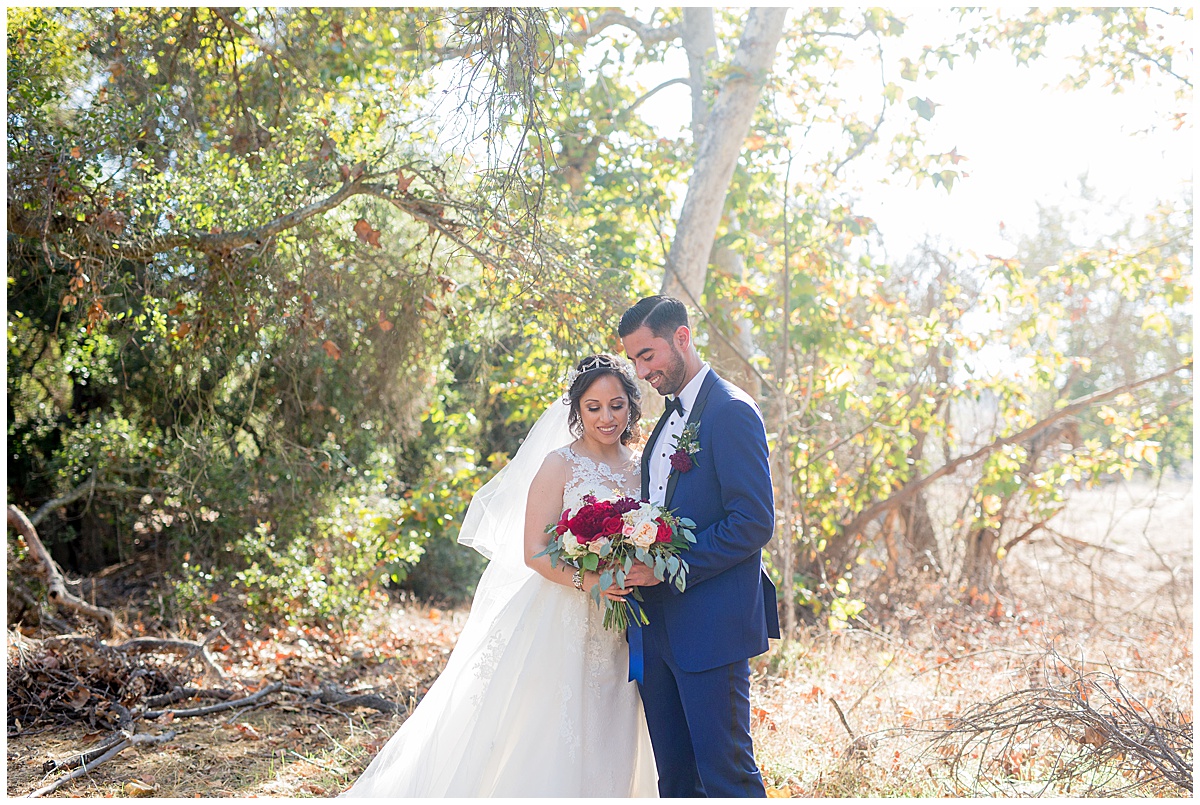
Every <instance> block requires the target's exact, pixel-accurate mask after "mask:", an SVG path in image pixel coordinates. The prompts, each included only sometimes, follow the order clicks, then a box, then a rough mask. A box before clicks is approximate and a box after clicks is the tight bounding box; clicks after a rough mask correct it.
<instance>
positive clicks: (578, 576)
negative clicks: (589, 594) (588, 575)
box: [571, 568, 583, 592]
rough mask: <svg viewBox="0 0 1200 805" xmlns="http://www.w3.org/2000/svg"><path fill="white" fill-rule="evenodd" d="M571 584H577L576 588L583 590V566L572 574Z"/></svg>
mask: <svg viewBox="0 0 1200 805" xmlns="http://www.w3.org/2000/svg"><path fill="white" fill-rule="evenodd" d="M571 584H573V585H574V586H575V589H576V590H579V592H583V569H582V568H581V569H579V570H576V571H575V572H574V573H572V574H571Z"/></svg>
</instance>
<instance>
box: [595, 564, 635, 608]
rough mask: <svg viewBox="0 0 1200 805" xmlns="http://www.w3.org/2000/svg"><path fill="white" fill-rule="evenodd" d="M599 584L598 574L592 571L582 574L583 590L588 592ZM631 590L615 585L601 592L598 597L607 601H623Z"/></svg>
mask: <svg viewBox="0 0 1200 805" xmlns="http://www.w3.org/2000/svg"><path fill="white" fill-rule="evenodd" d="M599 583H600V574H599V573H596V572H594V571H591V570H589V571H587V572H586V573H584V574H583V589H584V590H590V589H592V588H593V587H595V586H596V585H597V584H599ZM631 592H633V590H631V589H628V588H626V587H618V586H617V585H616V584H615V583H614V584H613V585H612V586H611V587H609V588H608V589H607V590H601V591H600V595H602V596H604V597H605V598H607V599H608V600H609V601H624V600H625V596H627V595H629V594H630V593H631Z"/></svg>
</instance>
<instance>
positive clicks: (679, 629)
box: [642, 369, 779, 672]
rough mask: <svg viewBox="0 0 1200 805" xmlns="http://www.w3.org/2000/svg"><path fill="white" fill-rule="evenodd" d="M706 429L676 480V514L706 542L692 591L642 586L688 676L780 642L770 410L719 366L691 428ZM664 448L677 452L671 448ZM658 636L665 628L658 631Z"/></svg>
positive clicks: (696, 548) (697, 553)
mask: <svg viewBox="0 0 1200 805" xmlns="http://www.w3.org/2000/svg"><path fill="white" fill-rule="evenodd" d="M664 421H665V420H660V422H659V426H658V427H657V428H655V430H654V433H653V434H652V435H651V436H650V441H649V442H648V443H647V447H646V451H645V453H644V455H643V456H642V497H643V498H644V499H649V497H650V495H649V488H650V469H649V462H650V453H651V450H652V449H653V447H654V442H655V439H656V438H657V437H658V434H659V431H660V430H661V428H662V426H663V424H664ZM697 422H698V423H699V427H698V437H699V442H700V452H699V453H697V454H696V456H695V457H694V459H693V461H694V466H693V467H692V469H691V470H689V471H688V472H684V473H681V472H679V471H678V470H675V469H672V470H671V474H670V475H669V476H668V479H667V489H666V501H665V502H666V508H668V509H672V510H673V511H674V512H675V513H676V514H677V515H679V516H681V517H688V518H690V519H692V520H694V521H695V523H696V528H695V535H696V544H695V545H693V546H692V547H691V550H688V551H684V552H683V553H682V554H681V557H682V558H683V559H684V560H686V561H687V563H688V566H689V571H688V574H687V589H686V590H685V591H684V592H682V593H681V592H679V590H678V589H676V587H675V585H673V584H669V583H664V584H657V585H655V586H653V587H645V588H642V595H643V596H644V598H645V606H646V615H647V616H648V617H649V619H650V621H651V623H655V621H656V619H658V623H659V624H661V625H662V629H663V630H664V631H665V634H666V637H667V640H668V642H669V644H670V652H671V654H672V655H673V656H674V658H675V662H676V663H678V665H679V667H680V668H681V669H683V670H684V671H689V672H697V671H707V670H710V669H712V668H717V667H720V666H722V665H728V664H729V663H731V662H736V661H738V660H744V659H748V658H750V657H753V656H755V655H758V654H762V653H763V652H764V651H766V650H767V647H768V644H767V638H768V637H779V611H778V608H777V605H776V600H775V586H774V585H773V584H772V583H771V580H770V579H769V578H768V577H767V573H766V570H765V569H764V568H763V567H762V548H763V546H765V545H766V544H767V542H768V541H769V540H770V539H771V533H772V531H773V530H774V527H775V503H774V493H773V492H772V489H771V470H770V466H769V464H768V459H767V434H766V429H765V428H764V426H763V420H762V414H761V413H760V412H759V410H758V406H757V405H756V404H755V403H754V400H753V399H751V398H750V396H749V395H748V394H746V393H745V392H744V391H742V390H741V389H739V388H738V387H737V386H734V385H733V384H732V383H729V382H727V381H725V380H722V379H721V378H719V377H717V374H716V372H713V371H712V370H711V369H710V370H709V373H708V375H707V376H706V377H705V378H704V382H703V383H702V384H701V386H700V393H699V395H697V397H696V403H695V405H693V406H692V410H691V412H689V414H688V423H689V424H693V423H697ZM659 449H660V450H662V449H666V450H671V449H672V447H671V446H670V445H660V446H659ZM654 631H655V632H656V633H660V634H661V633H663V632H660V631H659V629H655V630H654Z"/></svg>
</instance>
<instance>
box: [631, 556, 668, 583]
mask: <svg viewBox="0 0 1200 805" xmlns="http://www.w3.org/2000/svg"><path fill="white" fill-rule="evenodd" d="M661 583H662V582H660V581H659V580H658V579H657V578H656V577H655V575H654V571H653V570H651V569H650V568H649V567H648V566H647V565H643V564H642V563H641V562H635V563H634V565H633V567H631V568H630V569H629V572H628V573H626V574H625V586H626V587H653V586H654V585H655V584H661Z"/></svg>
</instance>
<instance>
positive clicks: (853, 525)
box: [842, 360, 1192, 540]
mask: <svg viewBox="0 0 1200 805" xmlns="http://www.w3.org/2000/svg"><path fill="white" fill-rule="evenodd" d="M1191 368H1192V362H1191V360H1188V361H1186V362H1185V363H1183V364H1181V365H1179V366H1176V367H1175V368H1174V369H1169V370H1167V371H1165V372H1161V373H1159V374H1156V375H1154V376H1152V377H1145V378H1142V379H1141V380H1135V381H1133V382H1131V383H1126V384H1124V385H1122V386H1117V387H1115V388H1111V389H1107V390H1105V391H1098V392H1096V393H1095V394H1089V395H1088V396H1086V397H1080V398H1079V399H1078V400H1076V401H1075V402H1073V403H1071V404H1069V405H1066V406H1064V407H1062V408H1060V409H1058V410H1057V411H1055V412H1054V413H1053V414H1051V415H1050V416H1048V417H1046V418H1045V419H1043V420H1042V421H1040V422H1038V423H1037V424H1035V425H1032V426H1030V427H1028V428H1026V429H1025V430H1023V431H1021V432H1019V433H1014V434H1013V435H1011V436H1005V437H1003V438H1000V439H996V440H995V441H993V442H992V443H991V444H987V445H984V446H983V447H981V448H979V449H978V450H976V451H975V452H974V453H969V454H967V455H963V456H959V457H958V458H956V459H954V460H953V461H949V462H947V463H946V464H944V465H943V466H941V467H939V468H938V469H937V470H934V471H933V472H931V473H930V474H929V475H926V476H925V477H924V478H920V479H917V480H914V481H909V482H908V483H906V484H905V485H904V486H903V487H901V488H900V490H899V491H898V492H896V494H894V495H892V496H891V497H889V498H887V499H886V500H881V501H879V502H878V503H876V504H874V505H873V506H870V507H868V508H867V509H864V510H863V511H862V512H860V513H859V514H858V515H857V516H856V517H855V518H854V519H853V520H851V521H850V522H849V523H847V524H846V525H845V526H844V527H843V528H842V539H843V540H845V539H849V538H850V537H852V536H854V535H856V534H858V533H860V532H861V531H862V529H863V528H865V527H866V525H867V523H869V522H871V521H872V520H874V519H875V518H876V517H878V516H880V515H881V514H883V513H884V512H886V511H888V510H889V509H892V508H894V507H896V506H899V505H900V504H901V503H903V502H905V501H906V500H908V499H910V498H912V497H913V496H914V495H916V494H917V493H918V492H920V491H921V490H922V489H924V488H925V487H927V486H929V485H930V484H931V483H933V482H934V481H936V480H938V479H940V478H944V477H945V476H947V475H952V474H953V473H954V472H956V471H957V470H958V468H959V467H960V466H962V465H963V464H966V463H967V462H969V461H975V460H977V459H981V458H984V457H985V456H988V455H990V454H991V453H993V452H995V451H996V450H999V449H1000V448H1001V447H1004V446H1005V445H1009V444H1018V443H1020V442H1025V441H1028V440H1030V439H1032V438H1033V437H1034V436H1037V435H1038V434H1039V433H1041V432H1042V431H1044V430H1046V429H1047V428H1049V427H1050V426H1051V425H1053V424H1054V423H1055V422H1058V421H1059V420H1061V419H1065V418H1066V417H1069V416H1073V415H1074V414H1077V413H1079V412H1080V411H1083V410H1085V409H1087V408H1088V407H1090V406H1092V405H1095V404H1096V403H1099V402H1103V401H1105V400H1109V399H1112V398H1113V397H1116V396H1117V395H1119V394H1124V393H1126V392H1129V391H1133V390H1134V389H1136V388H1140V387H1142V386H1145V385H1148V384H1150V383H1154V382H1156V381H1159V380H1164V379H1166V378H1168V377H1171V376H1172V375H1174V374H1177V373H1179V372H1182V371H1183V370H1185V369H1191Z"/></svg>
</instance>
